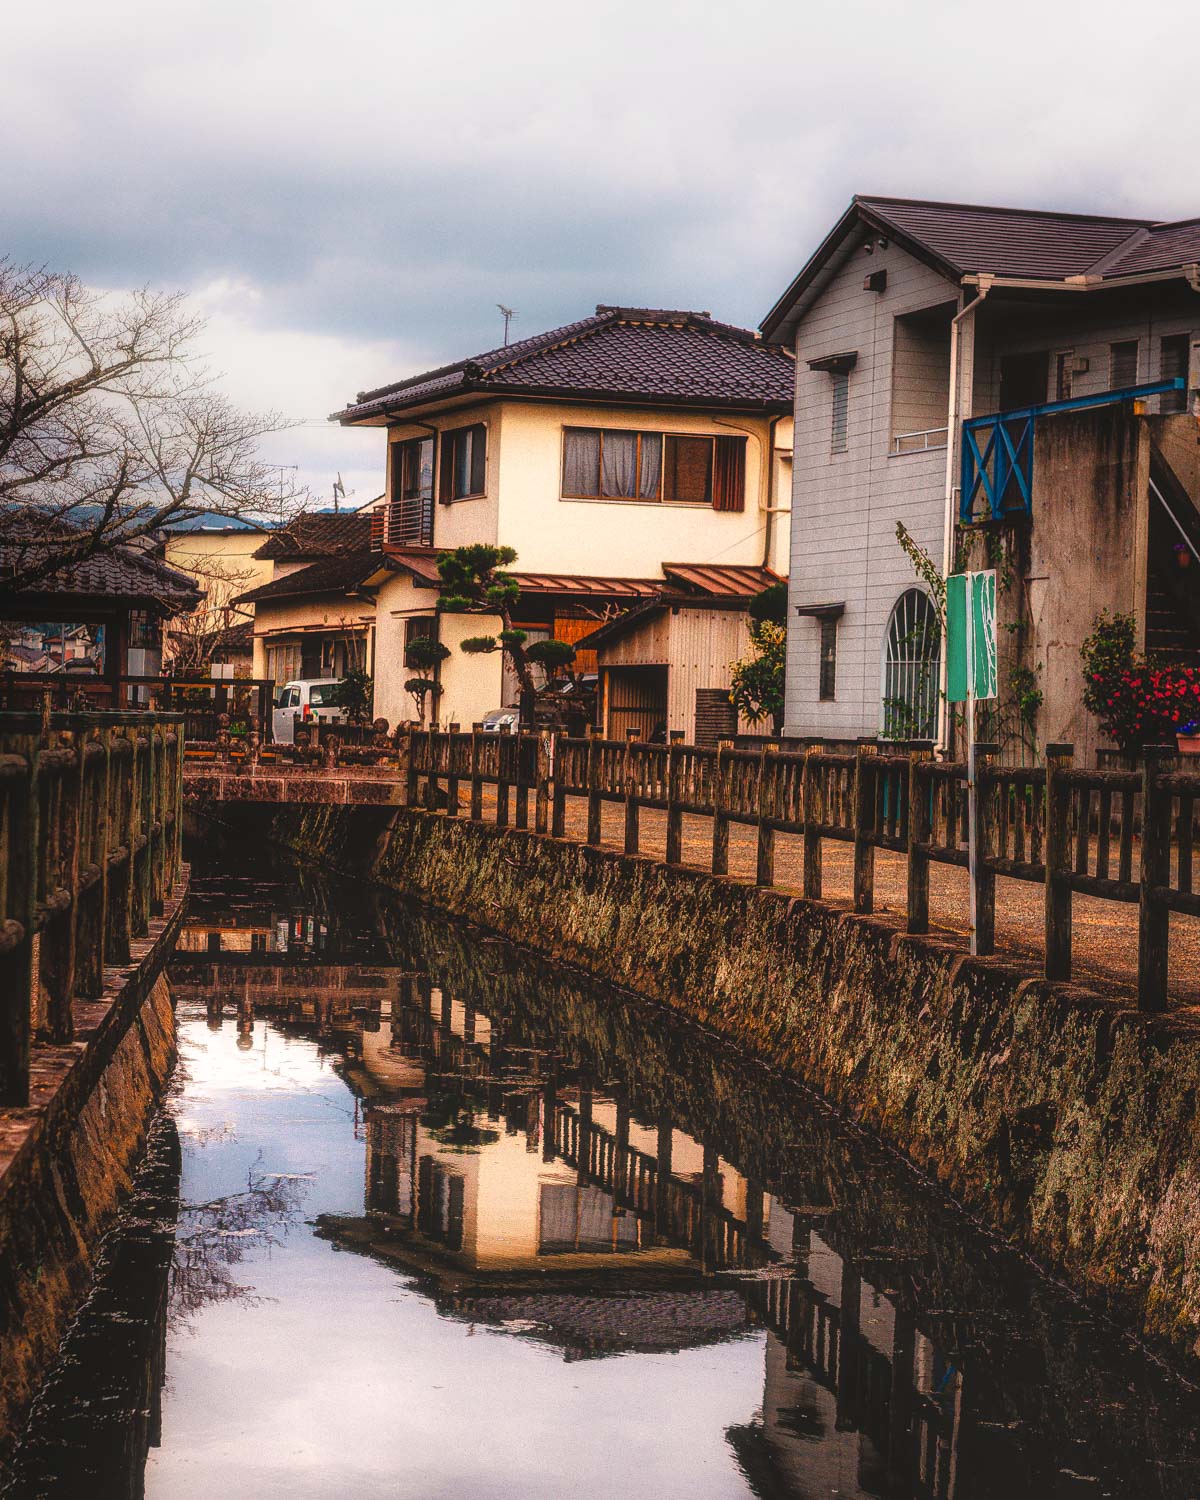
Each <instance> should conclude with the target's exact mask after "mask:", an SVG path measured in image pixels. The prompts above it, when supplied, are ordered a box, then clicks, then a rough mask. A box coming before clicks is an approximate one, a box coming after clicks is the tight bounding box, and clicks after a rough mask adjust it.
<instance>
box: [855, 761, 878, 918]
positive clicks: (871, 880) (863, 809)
mask: <svg viewBox="0 0 1200 1500" xmlns="http://www.w3.org/2000/svg"><path fill="white" fill-rule="evenodd" d="M876 753H877V746H876V743H875V741H874V740H873V739H870V740H859V742H858V744H857V746H856V747H855V751H854V910H855V911H856V912H860V913H862V914H864V915H866V914H869V913H870V912H872V911H874V909H875V844H874V838H875V774H876V769H877V768H876V767H875V766H874V765H873V764H872V761H873V760H874V758H875V755H876Z"/></svg>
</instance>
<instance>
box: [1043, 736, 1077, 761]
mask: <svg viewBox="0 0 1200 1500" xmlns="http://www.w3.org/2000/svg"><path fill="white" fill-rule="evenodd" d="M1074 759H1075V746H1074V745H1073V744H1072V743H1071V741H1070V740H1051V741H1050V742H1049V743H1048V744H1047V746H1046V761H1047V764H1048V763H1049V762H1050V761H1052V760H1074Z"/></svg>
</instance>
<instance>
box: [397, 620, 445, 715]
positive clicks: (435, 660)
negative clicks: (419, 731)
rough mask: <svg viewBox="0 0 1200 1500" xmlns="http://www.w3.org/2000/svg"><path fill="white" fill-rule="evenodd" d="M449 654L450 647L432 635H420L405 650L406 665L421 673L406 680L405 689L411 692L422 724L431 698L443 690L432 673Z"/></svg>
mask: <svg viewBox="0 0 1200 1500" xmlns="http://www.w3.org/2000/svg"><path fill="white" fill-rule="evenodd" d="M449 655H450V651H449V648H448V647H446V646H443V645H442V643H441V641H435V640H434V639H433V637H432V636H418V637H417V639H416V640H415V641H410V642H409V644H408V647H407V649H406V650H405V653H404V665H405V666H406V667H412V668H414V669H415V670H416V672H417V673H418V674H419V675H418V676H416V677H410V678H409V679H408V680H407V682H405V684H404V691H405V692H406V693H408V694H410V696H411V697H412V700H413V702H414V703H415V704H416V705H417V717H418V719H419V720H420V722H421V723H422V724H424V722H425V713H426V708H427V704H428V702H429V700H430V699H433V698H436V697H437V695H438V694H439V693H440V692H441V690H442V687H441V683H439V682H438V681H436V679H435V678H434V677H433V675H432V674H433V673H434V672H435V671H436V670H437V668H438V667H439V666H440V665H441V663H442V662H444V661H445V660H446V658H447V657H448V656H449Z"/></svg>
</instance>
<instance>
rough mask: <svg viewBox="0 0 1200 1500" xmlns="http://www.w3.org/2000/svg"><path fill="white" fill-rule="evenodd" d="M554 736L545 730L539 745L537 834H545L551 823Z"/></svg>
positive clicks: (536, 800)
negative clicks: (551, 770)
mask: <svg viewBox="0 0 1200 1500" xmlns="http://www.w3.org/2000/svg"><path fill="white" fill-rule="evenodd" d="M554 749H555V746H554V735H553V733H552V731H550V730H549V729H543V730H542V732H541V734H539V735H538V744H537V787H536V793H535V800H534V806H533V827H534V832H535V833H545V832H546V829H547V826H548V825H549V822H550V767H551V765H552V764H553V762H554Z"/></svg>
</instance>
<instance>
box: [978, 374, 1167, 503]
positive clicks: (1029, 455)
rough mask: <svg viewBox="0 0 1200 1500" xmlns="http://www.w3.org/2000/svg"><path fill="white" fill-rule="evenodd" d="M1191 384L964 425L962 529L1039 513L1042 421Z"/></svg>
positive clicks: (1105, 395)
mask: <svg viewBox="0 0 1200 1500" xmlns="http://www.w3.org/2000/svg"><path fill="white" fill-rule="evenodd" d="M1186 384H1187V383H1186V381H1184V380H1182V379H1176V380H1158V381H1155V382H1153V383H1152V384H1150V385H1135V386H1128V387H1126V388H1125V389H1123V390H1117V391H1097V392H1096V393H1095V394H1094V395H1091V396H1076V397H1073V398H1072V399H1071V400H1070V401H1048V402H1045V403H1043V404H1042V405H1040V406H1026V407H1021V408H1019V409H1018V410H1016V411H1005V412H994V413H992V414H991V415H990V416H986V417H972V418H971V419H970V420H969V421H966V422H964V423H963V441H962V475H961V483H962V488H961V491H960V495H959V502H958V519H959V524H960V525H962V526H977V525H981V524H984V523H986V522H989V521H1006V520H1013V519H1016V518H1017V517H1019V516H1030V515H1032V514H1033V451H1034V428H1035V424H1036V422H1037V419H1038V418H1039V417H1048V416H1054V415H1056V414H1057V413H1059V412H1070V411H1084V410H1086V409H1088V408H1090V407H1098V406H1113V405H1117V404H1119V403H1124V402H1133V401H1140V400H1142V399H1143V398H1145V397H1148V396H1159V395H1162V394H1164V393H1165V392H1168V391H1182V390H1184V389H1185V388H1186Z"/></svg>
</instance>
